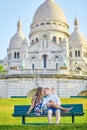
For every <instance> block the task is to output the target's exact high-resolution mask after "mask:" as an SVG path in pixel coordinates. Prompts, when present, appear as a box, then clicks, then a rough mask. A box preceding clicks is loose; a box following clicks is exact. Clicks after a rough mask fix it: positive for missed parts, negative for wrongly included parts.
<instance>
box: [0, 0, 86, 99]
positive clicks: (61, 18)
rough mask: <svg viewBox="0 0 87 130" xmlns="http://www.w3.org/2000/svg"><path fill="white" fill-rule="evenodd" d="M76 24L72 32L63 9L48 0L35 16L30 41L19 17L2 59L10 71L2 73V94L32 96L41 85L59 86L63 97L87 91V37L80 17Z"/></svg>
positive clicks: (56, 87) (0, 81)
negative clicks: (85, 78) (86, 37)
mask: <svg viewBox="0 0 87 130" xmlns="http://www.w3.org/2000/svg"><path fill="white" fill-rule="evenodd" d="M74 26H75V29H74V32H73V33H72V34H71V35H70V34H69V25H68V23H67V21H66V17H65V15H64V12H63V11H62V9H61V8H60V7H59V6H58V5H57V4H56V3H55V1H54V0H45V2H44V3H43V4H42V5H41V6H40V7H39V8H38V9H37V11H36V12H35V15H34V17H33V21H32V23H31V26H30V34H29V39H30V45H29V44H28V42H27V39H26V37H25V35H24V34H23V33H22V22H21V20H19V21H18V23H17V33H16V34H15V35H14V36H13V37H12V38H11V40H10V43H9V47H8V49H7V57H6V58H5V59H4V60H3V63H2V64H3V65H4V67H5V69H6V73H5V74H4V76H3V75H0V84H1V85H0V97H11V96H12V95H28V96H29V91H31V90H33V89H36V88H37V87H38V86H43V87H45V86H49V87H55V89H56V93H57V94H58V95H59V96H60V97H69V96H70V95H78V94H79V93H80V92H81V91H87V87H86V86H87V85H86V84H87V82H86V80H82V79H83V78H84V76H86V74H87V73H86V72H85V71H86V70H87V41H86V40H85V38H84V36H83V35H82V34H81V32H80V31H79V28H78V20H77V19H75V21H74ZM72 70H73V71H72ZM73 74H75V76H77V77H78V76H79V74H81V77H82V78H80V79H78V78H75V79H74V78H73V76H72V75H73ZM18 75H19V76H18ZM20 75H23V76H22V77H20ZM32 75H33V77H32ZM37 75H38V76H37ZM45 75H46V77H45ZM50 75H51V76H50ZM11 76H13V78H11ZM61 76H62V77H61ZM64 76H66V78H64ZM68 76H71V77H72V78H68ZM19 77H20V78H19ZM25 77H26V78H25ZM53 77H54V78H53ZM77 79H78V80H77ZM35 80H38V83H37V82H35ZM74 83H75V84H74ZM80 83H81V84H82V85H80ZM78 86H79V87H78ZM77 88H78V89H77Z"/></svg>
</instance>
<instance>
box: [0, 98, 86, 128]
mask: <svg viewBox="0 0 87 130" xmlns="http://www.w3.org/2000/svg"><path fill="white" fill-rule="evenodd" d="M61 101H62V103H63V104H67V103H70V104H71V103H76V104H77V103H81V104H83V106H84V112H85V115H84V116H82V117H76V118H75V124H74V125H73V124H70V123H71V117H62V118H61V122H60V125H58V126H56V125H51V126H50V125H47V126H40V127H39V126H31V125H21V118H19V117H17V118H15V117H13V116H12V113H13V110H14V105H24V104H25V105H27V104H30V99H29V98H24V99H23V98H22V99H16V98H12V99H11V98H9V99H0V130H10V129H12V130H16V129H17V130H22V129H23V130H27V129H29V128H31V130H33V129H34V130H35V129H36V130H37V129H38V130H42V129H43V128H44V129H46V130H50V129H53V130H54V129H55V130H57V129H56V128H57V127H58V129H59V130H60V129H64V130H74V129H75V130H77V129H78V130H79V129H84V130H87V99H86V98H85V99H82V98H77V99H73V98H68V99H67V98H63V99H61ZM53 120H55V119H54V118H53ZM26 121H27V122H47V118H40V117H39V118H27V119H26ZM66 128H67V129H66Z"/></svg>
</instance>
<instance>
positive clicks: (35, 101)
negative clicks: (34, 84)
mask: <svg viewBox="0 0 87 130" xmlns="http://www.w3.org/2000/svg"><path fill="white" fill-rule="evenodd" d="M43 94H44V89H43V88H42V87H39V88H38V89H37V91H36V94H35V95H34V96H33V97H32V100H31V103H32V104H31V106H30V108H29V110H28V111H27V114H29V113H30V112H31V110H32V109H34V114H36V115H37V116H40V115H42V114H43V111H42V103H43Z"/></svg>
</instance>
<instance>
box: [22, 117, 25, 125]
mask: <svg viewBox="0 0 87 130" xmlns="http://www.w3.org/2000/svg"><path fill="white" fill-rule="evenodd" d="M22 124H25V116H22Z"/></svg>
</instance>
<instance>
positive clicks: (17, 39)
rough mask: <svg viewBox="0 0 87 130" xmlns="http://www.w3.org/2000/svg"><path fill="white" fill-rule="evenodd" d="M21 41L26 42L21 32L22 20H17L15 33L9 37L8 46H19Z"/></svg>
mask: <svg viewBox="0 0 87 130" xmlns="http://www.w3.org/2000/svg"><path fill="white" fill-rule="evenodd" d="M25 42H26V43H25ZM23 43H25V44H28V43H27V39H26V37H25V35H24V34H23V33H22V22H21V20H19V21H18V23H17V33H16V34H15V35H14V36H13V37H12V38H11V40H10V44H9V48H19V47H21V45H22V44H23Z"/></svg>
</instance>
